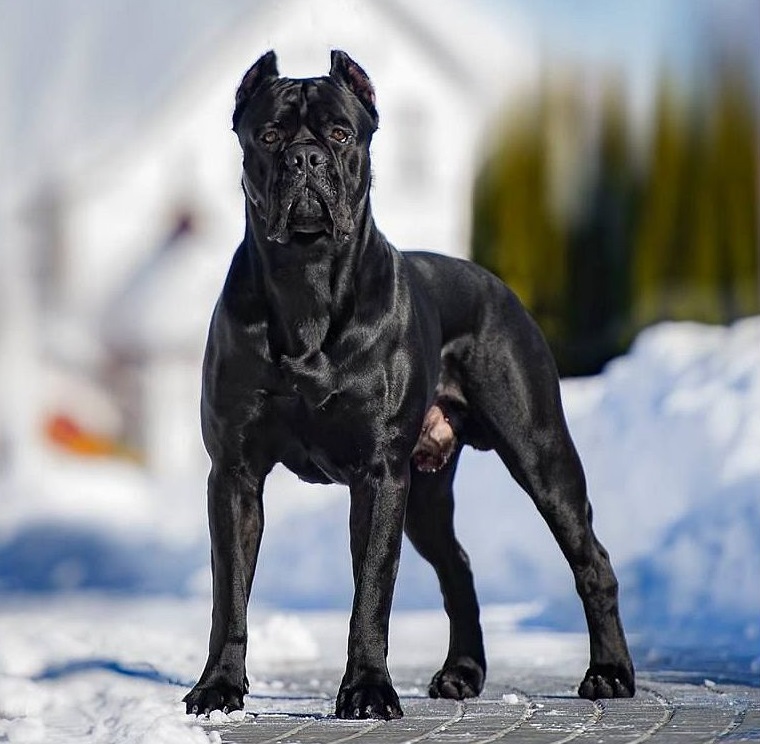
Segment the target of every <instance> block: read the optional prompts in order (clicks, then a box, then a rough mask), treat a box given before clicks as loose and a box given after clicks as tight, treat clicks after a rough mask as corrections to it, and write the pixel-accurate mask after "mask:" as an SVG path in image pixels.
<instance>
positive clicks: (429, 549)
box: [404, 447, 486, 700]
mask: <svg viewBox="0 0 760 744" xmlns="http://www.w3.org/2000/svg"><path fill="white" fill-rule="evenodd" d="M460 450H461V448H459V447H458V448H457V449H456V450H455V452H454V453H453V454H452V456H451V457H450V458H448V461H447V462H446V464H445V465H444V466H443V467H442V468H441V469H440V470H438V471H436V472H425V471H421V470H418V469H416V468H414V467H412V475H411V484H410V488H409V498H408V500H407V507H406V524H405V526H404V529H405V532H406V535H407V537H408V538H409V539H410V541H411V542H412V545H414V547H415V548H416V549H417V551H418V552H419V553H420V555H421V556H422V557H423V558H425V559H426V560H427V561H429V562H430V563H431V564H432V566H433V568H434V569H435V572H436V574H437V575H438V580H439V582H440V585H441V593H442V594H443V604H444V607H445V608H446V613H447V615H448V616H449V633H450V635H449V651H448V654H447V655H446V660H445V661H444V663H443V667H442V668H441V669H440V670H439V671H438V672H436V673H435V675H434V676H433V679H432V681H431V682H430V687H429V693H430V696H431V697H434V698H437V697H444V698H455V699H457V700H461V699H463V698H467V697H476V696H477V695H479V694H480V692H481V690H482V689H483V682H484V681H485V673H486V660H485V652H484V650H483V634H482V631H481V628H480V619H479V614H480V610H479V608H478V600H477V597H476V595H475V586H474V584H473V578H472V572H471V571H470V562H469V559H468V558H467V554H466V553H465V552H464V550H463V549H462V546H461V545H460V544H459V542H458V541H457V539H456V536H455V535H454V496H453V492H452V482H453V479H454V471H455V470H456V465H457V461H458V459H459V452H460Z"/></svg>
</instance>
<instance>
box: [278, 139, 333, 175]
mask: <svg viewBox="0 0 760 744" xmlns="http://www.w3.org/2000/svg"><path fill="white" fill-rule="evenodd" d="M287 158H288V167H290V168H292V169H293V170H298V171H303V172H306V171H310V170H316V169H317V168H319V167H320V166H322V165H324V164H325V163H326V162H327V155H326V154H325V153H324V152H323V151H322V150H321V149H320V148H319V147H317V146H316V145H311V144H303V145H292V146H291V147H290V148H289V149H288V155H287Z"/></svg>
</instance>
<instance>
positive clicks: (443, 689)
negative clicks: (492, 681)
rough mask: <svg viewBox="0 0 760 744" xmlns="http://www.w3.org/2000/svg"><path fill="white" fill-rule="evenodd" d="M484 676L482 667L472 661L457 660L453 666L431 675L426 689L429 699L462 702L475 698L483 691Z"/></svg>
mask: <svg viewBox="0 0 760 744" xmlns="http://www.w3.org/2000/svg"><path fill="white" fill-rule="evenodd" d="M485 679H486V675H485V673H484V671H483V667H481V666H480V664H478V663H477V662H476V661H473V660H472V659H459V660H458V661H457V662H456V663H455V664H452V665H450V666H444V667H443V669H441V670H440V671H438V672H436V673H435V674H434V675H433V679H432V680H430V686H429V687H428V694H429V695H430V697H431V698H450V699H452V700H464V698H470V697H477V696H478V695H480V693H481V692H482V690H483V683H484V682H485Z"/></svg>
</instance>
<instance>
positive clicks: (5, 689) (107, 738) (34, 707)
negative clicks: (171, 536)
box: [0, 595, 319, 744]
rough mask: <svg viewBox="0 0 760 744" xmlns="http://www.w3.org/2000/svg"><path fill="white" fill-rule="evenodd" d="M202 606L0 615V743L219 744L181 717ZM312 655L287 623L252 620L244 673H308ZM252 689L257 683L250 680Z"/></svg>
mask: <svg viewBox="0 0 760 744" xmlns="http://www.w3.org/2000/svg"><path fill="white" fill-rule="evenodd" d="M209 623H210V607H209V603H208V601H207V600H206V599H205V598H204V599H195V600H175V599H167V598H162V599H144V598H143V599H140V598H127V599H116V598H110V599H104V598H102V597H93V596H90V597H87V596H77V595H74V596H66V597H61V598H46V599H44V600H28V599H27V600H23V601H19V600H15V601H10V602H6V603H5V604H4V606H3V608H2V611H0V741H6V740H7V741H10V742H38V741H40V742H45V741H78V742H89V743H90V744H99V743H100V742H102V743H103V744H122V743H124V744H126V743H127V742H129V744H135V743H136V742H146V744H147V743H150V744H162V743H163V742H166V744H169V743H171V744H203V743H207V742H209V741H212V742H218V741H220V739H219V735H218V734H217V733H215V732H214V731H212V730H211V729H209V728H208V727H205V728H203V727H201V726H200V725H198V722H197V721H196V720H195V718H193V717H189V716H187V715H186V714H185V706H184V704H183V703H182V697H183V696H184V694H185V693H186V692H187V690H188V689H189V687H190V686H191V685H192V684H194V682H195V680H196V679H197V675H198V674H199V673H200V671H201V669H202V668H203V664H204V663H205V656H206V640H207V638H208V631H209ZM318 659H319V650H318V648H317V645H316V642H315V640H314V637H313V635H312V634H311V632H310V631H309V630H308V629H307V628H306V626H305V625H304V623H303V622H302V621H301V620H300V619H298V618H296V617H294V616H292V615H291V616H285V615H281V614H275V615H261V613H258V614H257V615H256V616H255V617H254V618H252V622H251V628H250V634H249V657H248V662H249V668H250V669H255V670H257V671H261V672H262V673H266V672H267V671H268V670H270V669H271V668H272V667H273V666H275V665H276V666H277V667H278V668H280V669H282V668H283V667H285V668H287V666H288V665H291V664H297V663H309V664H313V663H314V662H315V661H318ZM251 683H252V686H253V688H254V690H256V689H259V688H261V687H262V685H264V689H266V685H265V684H264V683H261V682H259V681H258V680H256V679H254V678H252V679H251Z"/></svg>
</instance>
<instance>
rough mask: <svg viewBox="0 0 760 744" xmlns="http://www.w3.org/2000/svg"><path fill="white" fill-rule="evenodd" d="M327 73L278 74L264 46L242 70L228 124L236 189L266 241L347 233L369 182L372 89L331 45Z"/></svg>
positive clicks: (359, 70) (373, 123)
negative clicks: (238, 177)
mask: <svg viewBox="0 0 760 744" xmlns="http://www.w3.org/2000/svg"><path fill="white" fill-rule="evenodd" d="M331 61H332V64H331V68H330V74H329V75H328V76H326V77H316V78H305V79H300V80H297V79H291V78H285V77H280V76H279V73H278V71H277V58H276V56H275V53H274V52H267V53H266V54H265V55H264V56H263V57H261V58H260V59H259V60H258V61H257V62H256V63H255V64H254V65H253V66H252V67H251V68H250V69H249V70H248V72H246V74H245V76H244V77H243V80H242V82H241V83H240V87H239V88H238V91H237V95H236V98H235V112H234V114H233V116H232V128H233V130H234V131H235V133H236V134H237V136H238V140H239V141H240V146H241V147H242V148H243V189H244V190H245V193H246V198H247V199H248V200H249V202H250V205H251V208H252V210H253V214H254V219H257V220H259V221H260V223H262V224H261V226H263V227H264V230H265V236H266V238H267V239H268V240H269V241H273V242H278V243H290V242H294V241H298V240H304V241H307V240H308V241H314V240H316V239H319V238H320V237H321V236H328V237H329V238H331V239H333V240H347V239H348V238H349V237H350V236H351V234H352V233H353V232H354V230H355V228H356V226H357V218H358V217H359V214H360V212H361V210H362V209H363V208H365V207H364V205H365V203H366V197H367V194H368V192H369V183H370V164H369V144H370V140H371V139H372V134H373V133H374V131H375V130H376V129H377V111H376V110H375V92H374V90H373V88H372V84H371V83H370V81H369V78H368V77H367V75H366V73H365V72H364V70H362V68H361V67H359V65H358V64H356V62H354V61H353V60H352V59H351V58H350V57H349V56H348V55H347V54H346V53H345V52H341V51H333V52H332V59H331Z"/></svg>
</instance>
